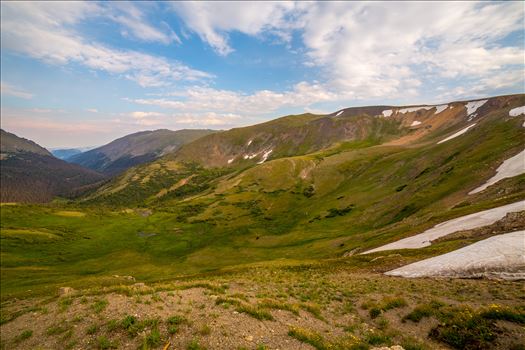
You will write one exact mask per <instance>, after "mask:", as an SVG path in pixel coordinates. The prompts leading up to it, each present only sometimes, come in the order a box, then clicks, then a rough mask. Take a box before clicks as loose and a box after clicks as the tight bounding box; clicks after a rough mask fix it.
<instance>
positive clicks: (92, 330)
mask: <svg viewBox="0 0 525 350" xmlns="http://www.w3.org/2000/svg"><path fill="white" fill-rule="evenodd" d="M98 330H99V327H98V325H97V324H93V325H91V326H89V327H88V329H87V330H86V334H89V335H92V334H95V333H97V332H98Z"/></svg>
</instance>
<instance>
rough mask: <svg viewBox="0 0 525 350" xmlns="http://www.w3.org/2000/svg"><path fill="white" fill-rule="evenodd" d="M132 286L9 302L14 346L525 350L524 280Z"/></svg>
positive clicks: (336, 278)
mask: <svg viewBox="0 0 525 350" xmlns="http://www.w3.org/2000/svg"><path fill="white" fill-rule="evenodd" d="M123 281H126V282H123V283H129V284H127V285H122V286H119V287H111V288H101V289H93V290H72V289H67V288H63V289H62V290H61V294H62V295H59V296H54V297H48V298H44V297H42V298H37V299H30V300H9V301H4V302H3V303H2V309H1V310H2V326H1V328H0V329H1V335H2V337H1V341H2V349H97V348H98V349H110V348H121V349H137V348H141V349H149V348H152V349H156V348H158V349H204V348H207V349H372V348H375V347H379V348H381V347H393V348H392V349H401V348H403V349H444V348H445V349H446V348H450V347H452V348H469V349H485V348H494V349H503V348H507V349H521V348H522V347H520V344H524V343H525V331H524V328H523V325H524V324H525V308H524V300H523V289H522V285H521V284H520V283H518V282H508V281H507V282H505V281H488V280H452V279H441V280H436V279H415V280H408V279H402V278H395V277H386V276H384V275H382V274H370V273H357V272H352V271H349V270H348V269H347V266H346V265H345V260H344V259H342V260H340V261H337V262H332V263H331V264H326V265H325V264H311V265H308V264H306V265H305V264H301V265H288V266H259V267H252V268H249V269H244V270H237V271H232V272H231V273H228V274H223V275H220V276H210V277H206V278H199V279H193V280H185V281H174V282H169V283H162V284H155V285H145V284H143V283H137V282H134V281H131V280H129V281H128V280H124V279H123ZM472 322H473V324H471V323H472ZM450 325H452V326H454V327H453V328H449V326H450ZM480 327H481V328H480ZM478 328H479V329H478ZM447 332H448V333H447ZM451 332H452V335H450V334H451ZM454 332H455V333H454ZM487 334H488V335H487ZM458 339H459V340H458ZM394 346H396V347H394Z"/></svg>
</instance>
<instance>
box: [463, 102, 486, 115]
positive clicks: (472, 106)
mask: <svg viewBox="0 0 525 350" xmlns="http://www.w3.org/2000/svg"><path fill="white" fill-rule="evenodd" d="M487 101H488V100H480V101H470V102H467V104H466V105H465V107H466V108H467V115H471V114H472V113H474V112H475V111H477V110H478V108H479V107H481V106H483V105H484V104H485V103H486V102H487Z"/></svg>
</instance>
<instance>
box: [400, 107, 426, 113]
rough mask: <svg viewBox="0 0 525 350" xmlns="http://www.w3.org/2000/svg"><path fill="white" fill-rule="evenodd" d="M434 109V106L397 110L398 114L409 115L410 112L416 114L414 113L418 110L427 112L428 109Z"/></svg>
mask: <svg viewBox="0 0 525 350" xmlns="http://www.w3.org/2000/svg"><path fill="white" fill-rule="evenodd" d="M432 108H434V106H417V107H409V108H403V109H400V110H398V113H410V112H416V111H419V110H420V109H425V110H427V111H428V110H429V109H432Z"/></svg>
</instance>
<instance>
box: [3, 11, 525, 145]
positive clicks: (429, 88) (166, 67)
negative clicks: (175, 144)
mask: <svg viewBox="0 0 525 350" xmlns="http://www.w3.org/2000/svg"><path fill="white" fill-rule="evenodd" d="M524 7H525V5H524V3H523V2H521V1H507V2H473V1H468V2H459V1H457V2H456V1H455V2H412V1H407V2H379V1H371V2H344V1H341V2H337V1H333V2H328V1H323V2H284V1H278V2H268V1H265V2H218V1H214V2H189V1H187V2H121V1H118V2H78V1H75V2H65V1H56V2H43V1H39V2H34V3H32V2H29V1H20V2H14V1H2V2H1V126H2V128H3V129H5V130H7V131H10V132H14V133H16V134H17V135H19V136H22V137H25V138H29V139H32V140H34V141H35V142H37V143H39V144H40V145H42V146H44V147H48V148H57V147H89V146H97V145H102V144H105V143H107V142H110V141H111V140H113V139H115V138H118V137H122V136H124V135H126V134H129V133H133V132H137V131H141V130H154V129H163V128H167V129H172V130H178V129H196V128H205V129H230V128H233V127H241V126H246V125H252V124H256V123H260V122H264V121H267V120H270V119H274V118H277V117H280V116H284V115H289V114H300V113H306V112H310V113H331V112H335V111H337V110H339V109H341V108H345V107H351V106H363V105H410V104H411V105H414V104H422V103H426V104H437V103H441V102H449V101H453V100H467V99H474V98H480V97H486V96H493V95H502V94H511V93H524V92H525V86H524V84H525V81H524V79H525V78H524V77H525V68H524V64H525V62H524V61H525V47H524V46H525V9H524Z"/></svg>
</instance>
